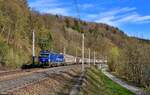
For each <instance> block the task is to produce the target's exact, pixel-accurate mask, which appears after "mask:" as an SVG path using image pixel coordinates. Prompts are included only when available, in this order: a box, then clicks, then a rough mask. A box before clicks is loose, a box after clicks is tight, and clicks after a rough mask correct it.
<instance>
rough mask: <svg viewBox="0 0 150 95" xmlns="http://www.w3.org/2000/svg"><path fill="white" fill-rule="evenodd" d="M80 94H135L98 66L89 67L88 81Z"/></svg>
mask: <svg viewBox="0 0 150 95" xmlns="http://www.w3.org/2000/svg"><path fill="white" fill-rule="evenodd" d="M79 95H134V94H133V93H132V92H130V91H128V90H127V89H125V88H123V87H121V86H120V85H118V84H116V83H115V82H113V81H112V80H110V79H109V78H107V77H106V76H105V75H104V74H102V72H101V71H100V70H97V69H96V68H92V69H88V70H87V72H86V81H85V84H84V85H83V88H82V90H81V92H80V93H79Z"/></svg>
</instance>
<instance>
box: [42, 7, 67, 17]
mask: <svg viewBox="0 0 150 95" xmlns="http://www.w3.org/2000/svg"><path fill="white" fill-rule="evenodd" d="M43 12H44V13H52V14H59V15H65V16H67V15H69V14H68V13H69V12H68V10H67V9H66V8H52V9H47V10H44V11H43Z"/></svg>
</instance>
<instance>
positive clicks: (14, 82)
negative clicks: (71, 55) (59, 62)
mask: <svg viewBox="0 0 150 95" xmlns="http://www.w3.org/2000/svg"><path fill="white" fill-rule="evenodd" d="M75 66H79V65H69V66H61V67H54V68H49V69H45V70H43V71H40V72H34V73H32V74H31V75H27V76H20V77H17V78H14V79H11V80H3V81H0V94H7V93H10V92H12V91H14V90H17V89H19V88H22V87H25V86H27V85H31V84H34V83H36V82H39V81H42V80H44V79H46V78H49V76H50V75H51V74H59V73H61V72H64V71H67V70H70V69H73V68H74V67H75Z"/></svg>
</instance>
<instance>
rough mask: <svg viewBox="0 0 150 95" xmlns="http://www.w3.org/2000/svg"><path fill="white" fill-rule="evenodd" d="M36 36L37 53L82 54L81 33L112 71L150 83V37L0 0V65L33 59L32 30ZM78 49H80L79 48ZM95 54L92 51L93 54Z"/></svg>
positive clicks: (21, 0)
mask: <svg viewBox="0 0 150 95" xmlns="http://www.w3.org/2000/svg"><path fill="white" fill-rule="evenodd" d="M33 31H35V36H36V40H35V41H36V56H38V52H39V51H40V50H43V49H44V50H51V51H55V52H63V49H64V47H65V48H66V53H67V54H71V55H76V54H77V55H78V56H81V33H83V32H84V33H85V47H86V48H85V56H88V49H89V48H90V49H91V51H92V52H93V51H96V57H97V58H107V59H108V65H109V68H110V70H111V71H113V72H116V74H118V75H119V76H120V77H122V78H125V79H127V80H129V81H133V82H135V83H137V84H140V86H144V87H147V86H149V85H150V41H149V40H144V39H139V38H135V37H129V36H127V35H126V34H125V33H124V32H123V31H121V30H120V29H118V28H116V27H113V26H109V25H107V24H104V23H92V22H85V21H82V20H80V19H76V18H72V17H65V16H60V15H51V14H41V13H39V12H37V11H35V10H32V9H31V8H29V7H28V2H27V1H26V0H0V65H1V67H5V68H19V67H21V66H22V64H30V63H31V59H32V57H31V56H32V32H33ZM76 51H77V52H76ZM91 57H93V53H92V55H91Z"/></svg>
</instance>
